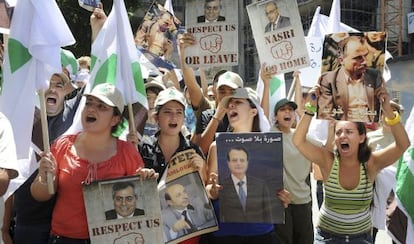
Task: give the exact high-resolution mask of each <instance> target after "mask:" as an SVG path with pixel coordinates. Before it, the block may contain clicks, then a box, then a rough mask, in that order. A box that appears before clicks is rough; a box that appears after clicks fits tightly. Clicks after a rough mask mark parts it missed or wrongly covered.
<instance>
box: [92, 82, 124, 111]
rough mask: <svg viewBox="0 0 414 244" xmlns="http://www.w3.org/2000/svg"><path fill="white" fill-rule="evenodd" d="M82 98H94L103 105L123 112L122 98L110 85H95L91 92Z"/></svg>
mask: <svg viewBox="0 0 414 244" xmlns="http://www.w3.org/2000/svg"><path fill="white" fill-rule="evenodd" d="M84 96H93V97H96V98H98V99H99V100H101V101H102V102H104V103H105V104H107V105H109V106H111V107H116V108H118V110H119V111H120V112H121V113H122V112H124V105H125V104H124V98H123V97H122V94H121V92H120V91H119V90H118V89H117V88H116V87H115V86H114V85H112V84H109V83H102V84H99V85H96V86H95V87H94V88H93V89H92V92H90V93H85V94H84Z"/></svg>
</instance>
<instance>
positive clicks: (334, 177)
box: [318, 157, 373, 234]
mask: <svg viewBox="0 0 414 244" xmlns="http://www.w3.org/2000/svg"><path fill="white" fill-rule="evenodd" d="M365 171H366V170H364V166H363V164H360V170H359V172H360V173H359V184H358V186H357V187H355V188H354V189H352V190H347V189H344V188H342V187H341V185H340V183H339V175H338V174H339V159H338V157H335V159H334V163H333V165H332V169H331V172H330V174H329V178H328V180H327V181H326V182H324V189H325V197H324V204H323V205H322V207H321V210H320V216H319V223H318V226H319V228H320V229H321V230H323V231H327V232H330V233H336V234H359V233H366V232H368V231H370V230H371V226H372V223H371V213H370V204H371V200H372V195H373V184H372V182H370V181H369V180H368V176H367V174H366V172H365Z"/></svg>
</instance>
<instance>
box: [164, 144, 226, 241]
mask: <svg viewBox="0 0 414 244" xmlns="http://www.w3.org/2000/svg"><path fill="white" fill-rule="evenodd" d="M194 153H195V151H194V150H193V149H189V150H185V151H182V152H179V153H177V154H175V155H174V157H173V158H171V160H170V162H169V163H168V167H167V170H166V171H165V174H164V175H163V176H162V177H161V180H160V183H159V184H158V191H159V198H160V201H161V216H162V223H163V233H164V240H165V243H169V244H175V243H180V242H182V241H184V240H187V239H189V238H192V237H195V236H199V235H202V234H205V233H209V232H213V231H216V230H218V227H217V225H218V224H217V218H216V215H215V212H214V208H213V205H212V203H211V202H210V200H209V198H208V196H207V193H206V190H205V187H204V184H203V181H202V179H201V177H200V174H199V172H198V171H197V170H196V169H194V167H193V165H192V163H191V161H190V158H191V157H192V155H193V154H194Z"/></svg>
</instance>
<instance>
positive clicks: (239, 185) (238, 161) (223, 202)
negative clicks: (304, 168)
mask: <svg viewBox="0 0 414 244" xmlns="http://www.w3.org/2000/svg"><path fill="white" fill-rule="evenodd" d="M227 165H228V168H229V170H230V175H229V176H228V177H226V178H225V179H224V180H223V182H220V185H221V186H222V187H223V189H222V190H221V191H220V218H221V221H222V222H239V223H272V210H271V198H270V194H269V190H268V187H267V185H266V184H265V182H264V181H262V180H260V179H257V178H254V177H252V176H249V175H247V174H246V173H247V169H248V166H249V152H248V151H247V149H246V148H244V147H239V146H235V147H232V148H231V149H230V150H229V151H228V153H227ZM275 197H276V194H275Z"/></svg>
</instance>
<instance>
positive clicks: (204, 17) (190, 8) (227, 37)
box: [185, 0, 239, 67]
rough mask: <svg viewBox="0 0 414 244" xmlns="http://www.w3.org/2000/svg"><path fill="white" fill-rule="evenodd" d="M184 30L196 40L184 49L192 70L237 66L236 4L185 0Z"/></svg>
mask: <svg viewBox="0 0 414 244" xmlns="http://www.w3.org/2000/svg"><path fill="white" fill-rule="evenodd" d="M185 9H186V13H185V16H186V24H185V26H186V31H187V32H189V33H192V34H193V35H194V38H195V40H196V44H195V45H194V46H191V47H188V48H186V52H185V63H186V64H187V65H189V66H192V67H203V66H234V65H238V63H239V49H238V46H239V40H238V28H239V27H238V11H239V9H238V1H224V0H188V1H186V8H185Z"/></svg>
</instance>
